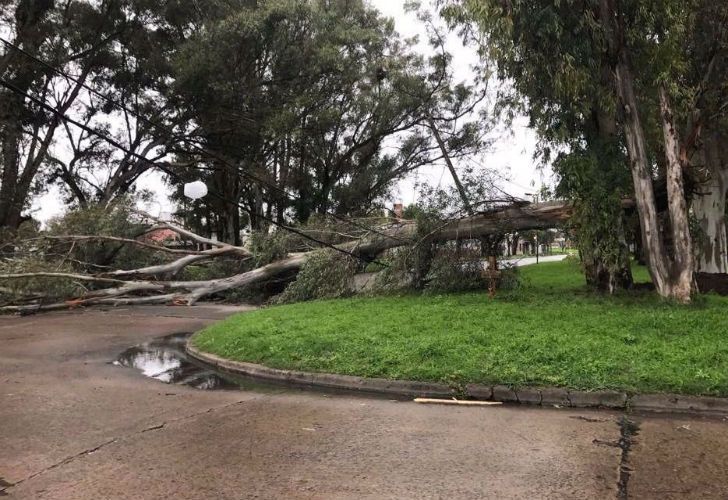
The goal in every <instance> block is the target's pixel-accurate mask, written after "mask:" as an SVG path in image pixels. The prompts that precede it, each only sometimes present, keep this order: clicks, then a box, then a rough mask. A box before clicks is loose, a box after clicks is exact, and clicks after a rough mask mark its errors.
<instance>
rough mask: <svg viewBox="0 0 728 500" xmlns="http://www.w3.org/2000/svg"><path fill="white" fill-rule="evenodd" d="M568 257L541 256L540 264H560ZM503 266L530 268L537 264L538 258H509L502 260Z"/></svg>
mask: <svg viewBox="0 0 728 500" xmlns="http://www.w3.org/2000/svg"><path fill="white" fill-rule="evenodd" d="M566 257H568V256H567V255H541V256H539V258H538V262H539V263H542V262H560V261H562V260H564V259H566ZM500 262H501V264H504V263H505V264H510V265H515V266H518V267H522V266H530V265H532V264H536V257H509V258H507V259H502V260H501V261H500Z"/></svg>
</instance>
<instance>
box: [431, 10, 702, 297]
mask: <svg viewBox="0 0 728 500" xmlns="http://www.w3.org/2000/svg"><path fill="white" fill-rule="evenodd" d="M706 5H709V3H707V2H705V1H702V0H693V1H688V2H683V1H648V2H644V1H627V2H614V1H613V0H598V1H597V0H593V1H589V2H582V1H576V0H573V1H569V0H567V1H552V0H538V1H519V0H514V1H506V0H503V1H501V0H492V1H471V0H462V1H454V2H450V3H449V5H448V7H447V8H446V11H445V12H446V14H447V15H448V16H450V18H451V19H453V20H455V21H460V22H463V23H467V22H474V23H475V24H476V26H477V29H478V30H479V31H480V32H481V33H482V34H483V35H484V36H485V38H486V40H487V42H486V47H485V48H486V50H488V51H489V54H490V55H491V56H492V57H493V58H494V59H495V60H496V61H497V63H498V68H499V71H500V72H501V75H502V76H503V77H507V78H512V79H513V81H514V82H515V86H516V89H517V90H518V91H519V93H521V95H523V96H525V97H526V98H527V99H528V106H529V111H530V112H531V115H532V117H533V118H535V122H536V123H537V124H538V125H540V128H541V129H542V130H543V129H546V130H550V131H553V130H556V131H559V130H564V132H563V138H564V141H563V142H566V143H567V144H569V143H570V144H572V145H573V144H574V143H576V144H577V145H581V146H583V147H584V146H585V147H586V148H587V149H589V150H591V151H594V149H593V148H592V147H591V146H590V144H589V143H590V141H591V140H593V139H591V138H590V137H589V134H588V127H587V126H586V125H587V123H588V122H589V121H591V123H593V124H596V125H597V130H598V131H599V132H598V134H597V135H596V138H597V139H598V140H599V141H600V142H601V143H602V144H604V143H605V142H606V143H607V145H608V144H609V142H611V140H609V141H605V139H609V138H610V137H614V138H615V140H617V141H619V142H618V146H617V152H619V150H620V149H621V147H623V148H624V151H626V154H627V158H628V165H629V170H630V173H631V177H632V190H633V197H634V200H635V202H636V205H637V211H638V215H639V221H640V228H641V232H642V241H643V243H644V247H645V251H646V256H647V261H648V264H649V269H650V274H651V275H652V279H653V282H654V283H655V286H656V288H657V290H658V292H659V293H660V294H661V295H663V296H665V297H671V298H674V299H676V300H678V301H681V302H688V301H690V296H691V293H692V292H693V291H694V279H693V267H694V255H693V244H692V240H691V235H690V230H689V218H688V205H687V202H686V197H685V195H684V192H685V181H684V177H683V170H685V169H687V168H688V166H689V165H688V156H687V155H686V154H685V152H686V150H687V149H689V148H690V142H691V141H692V139H690V138H694V137H695V136H696V135H697V136H699V129H698V128H696V125H697V123H698V122H696V121H695V120H693V121H691V122H690V123H689V124H688V128H687V129H686V131H685V132H684V134H685V135H681V134H680V133H679V131H678V128H677V123H676V121H675V120H676V115H677V116H680V113H676V108H675V105H674V104H673V103H674V102H677V103H678V106H679V107H683V108H684V109H686V110H689V111H691V112H693V113H694V112H696V111H697V107H696V104H697V103H696V102H694V101H692V102H691V101H690V100H689V99H682V96H683V95H686V94H689V93H690V90H691V85H690V82H688V83H686V82H685V80H684V78H683V77H684V75H685V73H684V68H685V64H686V62H687V56H688V52H687V51H686V50H684V49H685V46H686V45H685V44H686V42H685V40H686V39H688V38H689V37H690V36H692V35H693V34H694V30H695V23H694V22H693V21H694V15H695V13H696V12H697V11H699V10H700V9H701V8H704V7H705V6H706ZM698 66H699V68H697V72H698V73H699V74H701V75H707V74H708V73H709V72H710V71H711V69H710V68H711V65H710V63H705V64H700V65H698ZM685 114H688V113H685ZM546 137H547V138H551V136H550V134H547V135H546ZM556 137H558V136H556ZM612 144H614V143H612ZM608 147H610V148H611V147H614V146H608ZM577 152H578V150H577ZM596 158H598V156H596ZM592 170H593V169H592ZM661 170H662V171H663V172H664V178H665V185H666V191H667V198H668V203H667V214H668V224H666V225H663V224H662V221H661V220H660V217H659V216H658V208H657V199H656V195H655V188H654V185H653V184H654V181H655V178H656V175H657V173H658V172H659V171H661ZM608 178H609V176H608V177H607V179H608ZM668 240H669V242H668Z"/></svg>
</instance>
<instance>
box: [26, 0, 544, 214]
mask: <svg viewBox="0 0 728 500" xmlns="http://www.w3.org/2000/svg"><path fill="white" fill-rule="evenodd" d="M369 2H370V3H371V4H372V5H373V6H374V7H376V8H377V9H379V10H380V11H381V12H382V13H383V14H384V15H386V16H388V17H391V18H393V19H394V21H395V26H396V29H397V31H399V33H400V34H401V35H403V36H404V37H412V36H415V35H419V37H420V47H421V50H423V51H427V49H428V46H427V44H426V43H425V41H426V35H425V30H424V27H423V26H422V24H421V23H420V22H419V21H418V20H417V18H416V16H415V14H413V13H405V11H404V3H405V2H404V0H369ZM423 5H427V2H426V1H425V2H423ZM447 49H448V51H449V52H450V53H451V54H452V55H453V70H454V75H455V78H456V80H458V81H463V80H470V79H471V77H472V74H473V72H472V65H473V64H474V63H476V62H477V60H478V56H477V54H476V53H475V51H474V50H473V49H472V48H470V47H463V45H462V42H461V41H460V39H459V38H458V37H457V35H455V34H451V35H449V36H448V40H447ZM535 148H536V134H535V132H534V131H533V130H531V129H529V128H528V127H527V120H526V119H525V118H524V117H521V118H519V119H517V120H515V122H514V125H513V129H512V130H511V131H510V134H502V135H501V136H500V137H499V138H498V141H497V142H496V144H495V145H494V147H493V150H492V151H490V152H489V153H487V154H485V155H484V156H483V157H482V158H480V159H479V160H478V163H480V164H481V165H484V166H487V167H490V168H495V169H497V170H498V171H499V172H500V173H501V176H502V177H503V179H504V180H503V182H502V183H501V185H500V187H501V188H502V189H503V190H505V191H506V192H508V193H509V194H511V195H514V196H523V195H524V193H527V192H533V191H534V190H536V189H538V187H539V186H540V185H541V183H542V182H544V183H546V184H549V183H550V178H551V173H550V171H546V172H544V173H543V175H544V176H545V178H544V179H541V175H542V174H541V173H540V172H539V171H538V170H537V168H536V162H535V161H534V160H533V154H534V151H535ZM418 181H419V182H428V183H430V184H440V185H442V186H446V185H450V184H452V179H451V177H450V174H449V172H447V169H446V167H445V165H444V163H442V164H433V165H428V166H425V167H422V168H421V169H420V170H419V171H418V172H416V173H415V174H413V175H411V176H410V177H409V178H407V179H404V180H403V181H401V182H400V183H399V185H398V186H397V188H396V189H395V190H394V192H393V193H392V198H393V199H394V200H397V201H402V202H404V203H405V205H407V204H410V203H412V202H414V201H416V198H417V196H416V190H415V187H414V186H415V183H416V182H418ZM137 185H138V187H139V188H140V189H147V190H150V191H152V193H154V201H153V202H152V203H150V204H148V205H147V206H146V207H145V208H146V209H147V210H148V211H149V212H150V213H152V214H154V215H160V214H161V213H162V212H172V211H173V209H174V207H173V205H172V203H171V202H170V200H169V198H168V192H169V188H168V187H167V186H166V185H165V184H164V183H163V182H162V175H161V174H159V173H157V172H147V173H145V174H144V175H142V176H141V177H140V178H139V180H138V184H137ZM64 210H65V206H64V204H63V201H62V200H61V198H60V193H59V191H58V189H57V188H55V187H52V188H51V189H50V190H49V191H48V192H47V193H46V194H44V195H43V196H40V197H37V198H36V199H35V200H34V202H33V204H32V208H31V211H32V213H33V215H34V216H35V217H36V218H38V219H40V220H41V221H46V220H48V219H49V218H50V217H53V216H56V215H59V214H61V213H63V211H64Z"/></svg>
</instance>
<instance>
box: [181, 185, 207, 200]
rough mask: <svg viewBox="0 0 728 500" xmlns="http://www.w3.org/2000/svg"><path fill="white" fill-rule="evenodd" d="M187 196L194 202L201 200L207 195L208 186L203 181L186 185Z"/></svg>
mask: <svg viewBox="0 0 728 500" xmlns="http://www.w3.org/2000/svg"><path fill="white" fill-rule="evenodd" d="M184 193H185V196H186V197H187V198H190V199H192V200H199V199H200V198H202V197H203V196H205V195H206V194H207V186H206V185H205V183H204V182H202V181H195V182H188V183H187V184H185V189H184Z"/></svg>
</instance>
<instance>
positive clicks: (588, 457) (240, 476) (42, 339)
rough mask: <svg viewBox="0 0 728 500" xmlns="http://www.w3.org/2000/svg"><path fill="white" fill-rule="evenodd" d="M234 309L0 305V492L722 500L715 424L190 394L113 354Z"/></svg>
mask: <svg viewBox="0 0 728 500" xmlns="http://www.w3.org/2000/svg"><path fill="white" fill-rule="evenodd" d="M230 312H231V310H230V309H224V308H219V307H213V306H201V307H195V308H168V307H145V308H134V309H121V308H118V309H114V310H110V311H106V312H104V311H83V312H73V313H54V314H45V315H38V316H31V317H26V318H13V317H0V496H4V497H7V498H19V499H21V498H22V499H25V498H58V499H106V498H134V499H146V498H150V499H151V498H155V499H156V498H175V499H186V498H210V499H213V498H214V499H217V498H220V499H227V498H230V499H234V498H311V499H319V498H351V499H354V498H356V499H359V498H372V499H375V498H376V499H379V498H413V499H414V498H417V499H419V498H449V499H458V498H498V499H500V498H529V499H531V498H579V499H582V498H615V497H619V496H622V497H628V498H656V499H657V498H659V499H666V498H675V499H678V498H679V499H683V498H701V499H702V498H728V422H727V421H726V420H725V419H723V418H720V417H715V418H710V419H708V418H697V417H690V416H685V415H682V416H674V415H673V416H664V415H629V416H628V417H629V419H630V420H631V421H633V422H634V423H635V425H636V426H637V428H636V432H637V434H636V435H634V436H633V435H631V429H632V427H631V426H626V425H624V422H625V421H624V415H623V414H621V413H616V412H607V411H603V412H602V411H575V410H570V409H536V408H524V407H517V406H503V407H490V408H455V407H448V406H419V405H416V404H414V403H411V402H401V401H400V402H396V401H390V400H387V399H377V398H367V397H358V396H344V395H334V394H322V393H314V392H305V391H300V390H290V391H289V390H280V389H277V390H268V391H263V392H255V391H239V390H221V391H203V390H198V389H194V388H191V387H186V386H179V385H167V384H164V383H162V382H159V381H156V380H153V379H150V378H145V377H144V376H142V375H141V374H140V373H139V372H138V371H135V370H133V369H130V368H124V367H119V366H114V365H112V364H111V363H110V361H112V360H113V359H114V358H115V357H116V356H117V355H118V354H119V353H121V352H122V351H124V350H125V349H127V348H128V347H129V346H131V345H134V344H137V343H140V342H143V341H146V340H150V339H152V338H154V337H158V336H162V335H168V334H172V333H178V332H185V331H192V330H196V329H199V328H201V327H202V326H204V325H205V324H208V323H210V322H211V321H214V320H216V319H219V318H222V317H224V316H225V315H227V314H229V313H230Z"/></svg>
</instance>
